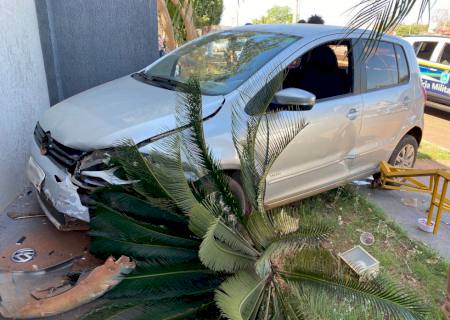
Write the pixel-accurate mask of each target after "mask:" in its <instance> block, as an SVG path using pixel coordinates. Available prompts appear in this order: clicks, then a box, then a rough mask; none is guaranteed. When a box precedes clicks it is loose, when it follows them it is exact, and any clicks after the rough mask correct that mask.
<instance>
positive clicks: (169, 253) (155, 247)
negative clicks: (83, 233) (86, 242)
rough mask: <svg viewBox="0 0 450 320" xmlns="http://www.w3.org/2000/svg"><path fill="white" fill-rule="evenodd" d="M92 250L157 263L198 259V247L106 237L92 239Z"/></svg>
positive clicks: (99, 253)
mask: <svg viewBox="0 0 450 320" xmlns="http://www.w3.org/2000/svg"><path fill="white" fill-rule="evenodd" d="M90 249H91V251H92V252H93V253H95V254H98V255H100V256H106V255H110V254H112V255H115V256H119V255H127V256H130V257H133V258H135V259H138V260H146V261H151V262H155V263H178V262H187V261H195V260H197V259H198V251H197V250H196V249H188V248H184V247H174V246H167V245H159V244H143V243H135V242H133V241H126V240H113V239H109V238H104V237H100V236H98V237H94V238H93V239H92V241H91V248H90Z"/></svg>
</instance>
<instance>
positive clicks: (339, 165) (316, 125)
mask: <svg viewBox="0 0 450 320" xmlns="http://www.w3.org/2000/svg"><path fill="white" fill-rule="evenodd" d="M341 40H342V39H338V40H336V41H334V42H325V44H323V42H322V44H321V45H319V47H323V46H328V47H329V48H331V49H332V50H333V51H334V54H335V55H336V56H337V64H338V66H337V67H338V69H339V70H336V73H337V74H340V77H341V78H340V83H344V82H347V81H348V83H347V85H346V88H345V89H343V91H341V92H340V93H338V94H336V95H331V96H330V94H329V92H328V93H325V94H324V93H323V90H322V89H324V90H325V91H327V90H329V87H330V86H332V85H333V80H332V79H333V76H331V77H328V76H325V77H324V78H323V81H322V80H320V79H319V77H317V76H316V77H311V78H310V79H304V80H303V81H301V82H302V85H299V86H294V84H295V82H296V80H297V79H295V77H294V78H293V79H290V80H289V77H290V73H289V74H288V77H287V79H286V80H285V82H291V83H293V84H291V85H289V86H287V87H297V88H300V89H304V90H307V91H310V92H312V93H314V94H315V95H316V97H317V98H318V100H317V102H316V104H315V105H314V107H313V108H312V109H311V110H309V111H278V112H274V113H271V114H269V117H273V118H277V120H282V119H283V118H284V117H286V118H288V117H289V113H290V112H302V113H303V117H304V119H305V121H306V122H307V123H308V125H307V127H306V128H305V129H304V130H303V131H301V132H300V133H299V134H298V135H297V136H296V138H295V139H294V140H293V141H292V142H291V143H290V144H289V145H288V146H287V148H286V149H285V150H284V151H283V153H282V154H281V155H280V157H279V158H278V159H277V161H276V162H275V163H274V165H273V167H272V170H271V172H270V174H269V176H268V178H267V188H266V195H265V202H266V205H267V206H268V207H272V206H278V205H281V204H283V203H287V202H291V201H293V200H296V199H299V198H303V197H306V196H308V195H311V194H315V193H318V192H320V191H321V190H325V189H327V188H329V187H330V186H333V185H338V184H339V183H342V181H344V180H346V179H347V178H348V177H349V174H350V166H351V162H352V156H351V155H352V154H353V148H354V146H355V139H356V137H357V136H358V134H359V130H360V127H361V111H362V98H361V96H360V95H359V94H358V91H359V87H358V86H357V85H355V84H356V83H358V81H357V80H356V79H357V78H358V77H357V76H356V74H355V69H354V63H353V62H354V59H353V53H352V51H351V50H349V49H350V47H351V42H350V40H343V41H344V42H339V41H341ZM317 48H318V47H316V48H315V49H313V50H316V49H317ZM313 50H310V51H308V52H307V53H305V54H304V55H302V56H301V59H302V60H303V59H310V60H309V63H311V59H312V58H311V54H312V53H311V52H313ZM325 51H327V52H328V53H329V52H330V50H329V49H325ZM317 62H318V64H321V63H325V62H323V61H322V60H320V59H319V61H317ZM302 63H304V61H303V62H302ZM327 68H334V66H331V65H330V67H328V66H325V69H327ZM306 69H308V68H306V67H305V69H302V71H300V72H299V77H302V76H304V74H305V73H308V75H309V76H314V75H315V74H320V73H321V72H322V71H323V70H321V69H320V67H319V68H318V70H316V71H314V68H309V70H308V71H306ZM302 73H303V75H302ZM325 73H326V71H325ZM293 74H294V75H295V73H293ZM313 78H314V79H313ZM326 79H328V80H326ZM308 83H309V84H313V85H315V86H316V88H315V89H314V87H311V86H310V85H308ZM285 88H286V86H285ZM286 129H287V128H286V127H285V128H280V130H286Z"/></svg>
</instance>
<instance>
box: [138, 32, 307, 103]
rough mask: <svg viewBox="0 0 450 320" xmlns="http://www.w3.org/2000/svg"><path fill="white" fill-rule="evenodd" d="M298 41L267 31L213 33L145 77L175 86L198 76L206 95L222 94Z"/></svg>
mask: <svg viewBox="0 0 450 320" xmlns="http://www.w3.org/2000/svg"><path fill="white" fill-rule="evenodd" d="M298 39H300V38H299V37H296V36H291V35H285V34H277V33H265V32H250V31H242V32H235V31H224V32H220V33H214V34H211V35H208V36H205V37H202V38H200V39H198V40H195V41H193V42H191V43H189V44H187V45H186V46H184V47H182V48H180V49H179V50H176V51H174V52H172V53H170V54H168V55H167V56H165V57H163V58H162V59H161V60H159V61H158V62H157V63H156V64H154V65H153V66H152V67H150V68H149V69H148V70H147V71H146V73H145V75H146V77H147V78H148V79H150V80H151V79H152V77H154V78H155V79H157V80H158V81H163V80H164V79H165V80H168V82H170V83H174V84H176V83H180V82H181V83H185V82H186V81H187V80H188V79H189V78H190V77H192V76H195V77H198V79H199V80H200V85H201V89H202V93H203V94H206V95H223V94H227V93H229V92H231V91H233V90H234V89H236V88H238V87H239V86H240V85H241V84H242V83H243V82H244V81H246V80H247V79H248V78H249V77H251V76H252V75H253V74H254V73H255V72H256V71H258V70H259V69H260V68H261V67H262V66H263V65H265V64H266V63H267V62H269V61H270V60H271V59H272V58H273V57H275V55H277V54H278V53H280V52H281V51H282V50H283V49H285V48H286V47H287V46H289V45H290V44H292V43H293V42H294V41H296V40H298Z"/></svg>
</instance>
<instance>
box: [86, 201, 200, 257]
mask: <svg viewBox="0 0 450 320" xmlns="http://www.w3.org/2000/svg"><path fill="white" fill-rule="evenodd" d="M91 226H92V232H91V234H94V235H95V232H96V230H101V231H99V232H101V234H102V236H103V237H107V238H110V239H112V240H125V241H133V242H136V243H143V244H160V245H167V246H176V247H184V248H191V249H196V248H198V246H199V245H200V242H199V241H198V240H195V239H189V238H187V237H179V236H176V235H174V234H173V230H170V229H167V228H162V227H160V226H155V225H152V224H148V223H142V222H138V221H136V220H134V219H132V218H130V217H128V216H126V215H124V214H121V213H120V212H117V211H115V210H113V209H111V208H109V207H107V206H105V205H102V204H97V207H96V209H95V215H94V218H93V219H92V221H91ZM97 234H98V233H97Z"/></svg>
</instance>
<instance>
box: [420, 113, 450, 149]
mask: <svg viewBox="0 0 450 320" xmlns="http://www.w3.org/2000/svg"><path fill="white" fill-rule="evenodd" d="M449 109H450V107H449ZM423 139H425V140H426V141H428V142H431V143H433V144H436V145H438V146H441V147H443V148H445V149H448V150H450V112H444V111H441V110H437V109H433V108H429V107H425V128H424V133H423Z"/></svg>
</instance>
